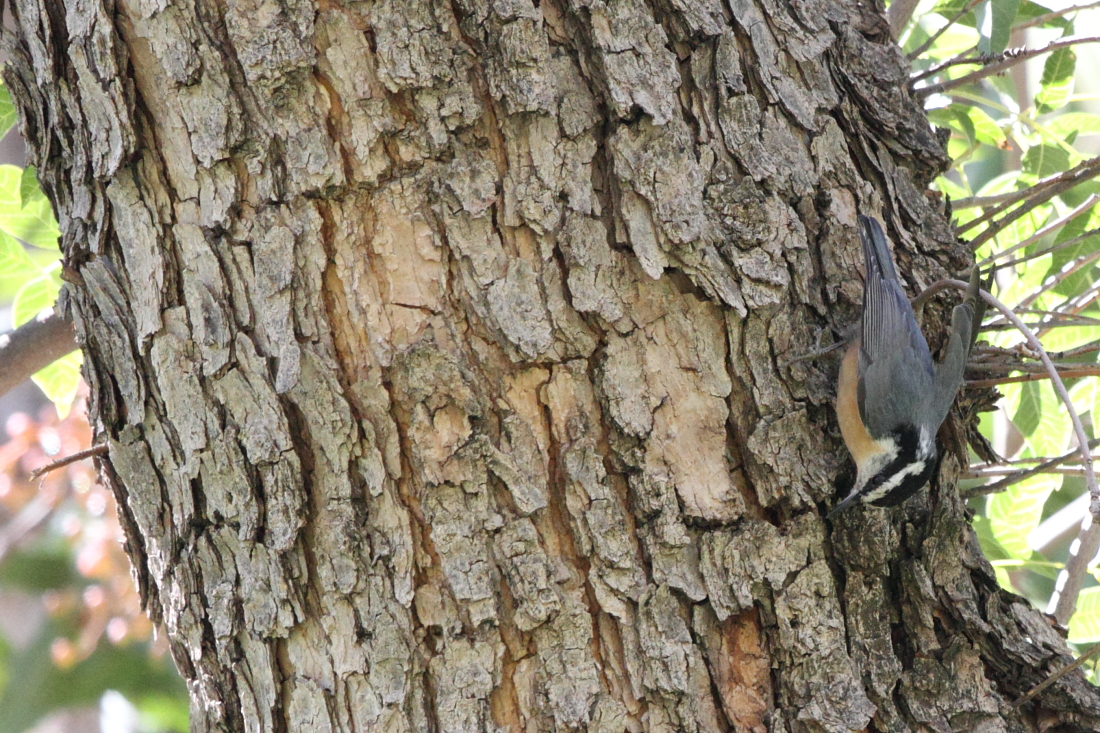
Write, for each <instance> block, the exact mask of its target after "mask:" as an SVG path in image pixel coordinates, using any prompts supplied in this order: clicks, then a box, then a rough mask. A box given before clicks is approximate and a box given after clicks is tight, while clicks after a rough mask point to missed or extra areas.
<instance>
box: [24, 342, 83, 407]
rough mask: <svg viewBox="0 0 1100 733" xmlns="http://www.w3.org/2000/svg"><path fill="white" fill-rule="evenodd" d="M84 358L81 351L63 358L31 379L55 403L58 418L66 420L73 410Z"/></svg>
mask: <svg viewBox="0 0 1100 733" xmlns="http://www.w3.org/2000/svg"><path fill="white" fill-rule="evenodd" d="M82 363H84V357H83V355H82V354H81V353H80V352H79V351H74V352H73V353H71V354H68V355H67V356H63V357H61V358H60V359H58V360H57V361H55V362H54V363H53V364H50V365H49V366H48V367H46V368H45V369H42V370H41V371H39V372H37V373H36V374H34V376H32V377H31V379H33V380H34V383H35V384H37V385H38V388H39V389H41V390H42V393H43V394H45V395H46V397H47V398H48V399H49V400H50V401H51V402H53V404H54V409H56V410H57V416H58V417H60V418H61V419H62V420H64V419H65V418H66V417H67V416H68V414H69V410H70V409H72V406H73V400H74V399H75V398H76V391H77V388H78V387H79V386H80V365H81V364H82Z"/></svg>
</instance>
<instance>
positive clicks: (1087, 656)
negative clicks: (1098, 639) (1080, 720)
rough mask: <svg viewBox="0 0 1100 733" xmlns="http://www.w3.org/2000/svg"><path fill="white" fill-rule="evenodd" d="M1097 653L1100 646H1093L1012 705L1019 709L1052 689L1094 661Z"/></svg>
mask: <svg viewBox="0 0 1100 733" xmlns="http://www.w3.org/2000/svg"><path fill="white" fill-rule="evenodd" d="M1097 653H1100V644H1093V645H1092V647H1090V648H1089V650H1088V651H1087V652H1085V653H1084V654H1082V655H1081V656H1079V657H1077V659H1075V660H1073V661H1072V662H1071V663H1069V664H1067V665H1066V666H1065V667H1062V668H1061V669H1060V670H1058V671H1057V672H1055V673H1054V674H1052V675H1051V676H1050V677H1047V678H1046V679H1045V680H1043V681H1042V682H1040V683H1039V684H1037V685H1035V687H1032V688H1031V689H1030V690H1029V691H1028V693H1027V694H1026V695H1024V696H1023V697H1021V698H1020V699H1019V700H1017V701H1016V702H1014V703H1012V707H1014V708H1018V707H1020V706H1021V705H1023V704H1024V703H1026V702H1028V701H1029V700H1031V699H1032V698H1034V697H1035V696H1036V695H1038V694H1039V693H1040V692H1042V691H1043V690H1045V689H1046V688H1048V687H1050V686H1051V685H1053V684H1054V683H1055V682H1057V681H1058V680H1060V679H1061V678H1062V677H1064V676H1066V675H1067V674H1069V673H1070V672H1072V671H1073V670H1075V669H1077V668H1078V667H1080V666H1081V665H1082V664H1084V663H1085V662H1087V661H1088V660H1090V659H1092V658H1093V657H1094V656H1096V655H1097Z"/></svg>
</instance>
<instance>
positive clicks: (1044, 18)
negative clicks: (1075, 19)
mask: <svg viewBox="0 0 1100 733" xmlns="http://www.w3.org/2000/svg"><path fill="white" fill-rule="evenodd" d="M1097 5H1100V2H1094V3H1086V4H1084V5H1073V6H1070V7H1068V8H1062V9H1061V10H1052V11H1051V12H1049V13H1043V14H1042V15H1036V16H1035V17H1034V18H1031V19H1030V20H1025V21H1024V22H1023V23H1020V24H1019V25H1015V26H1012V30H1013V32H1015V31H1022V30H1025V29H1027V28H1034V27H1035V26H1037V25H1042V24H1043V23H1046V22H1048V21H1051V20H1055V19H1056V18H1061V17H1062V16H1064V15H1069V14H1070V13H1076V12H1077V11H1079V10H1088V9H1089V8H1095V7H1096V6H1097Z"/></svg>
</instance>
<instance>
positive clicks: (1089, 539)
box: [1047, 479, 1100, 626]
mask: <svg viewBox="0 0 1100 733" xmlns="http://www.w3.org/2000/svg"><path fill="white" fill-rule="evenodd" d="M1086 480H1087V479H1086ZM1093 516H1094V515H1093V513H1092V512H1091V511H1090V512H1088V513H1086V514H1085V517H1084V518H1083V519H1082V520H1081V530H1080V531H1079V532H1078V533H1077V538H1076V539H1075V540H1074V541H1073V542H1072V543H1071V544H1070V546H1069V559H1068V560H1066V567H1065V569H1064V570H1062V572H1060V573H1058V578H1057V579H1056V580H1055V581H1054V592H1053V593H1052V594H1051V595H1050V601H1049V603H1048V604H1047V613H1051V612H1053V613H1054V620H1055V621H1057V622H1058V623H1059V624H1061V625H1062V626H1065V625H1066V624H1068V623H1069V620H1070V618H1071V617H1072V616H1073V612H1074V611H1076V610H1077V597H1078V596H1079V595H1081V588H1082V587H1084V585H1085V576H1086V575H1087V574H1088V570H1089V563H1091V562H1092V559H1093V558H1094V557H1096V551H1097V550H1100V524H1098V523H1097V522H1095V521H1094V520H1093ZM1074 548H1076V551H1074Z"/></svg>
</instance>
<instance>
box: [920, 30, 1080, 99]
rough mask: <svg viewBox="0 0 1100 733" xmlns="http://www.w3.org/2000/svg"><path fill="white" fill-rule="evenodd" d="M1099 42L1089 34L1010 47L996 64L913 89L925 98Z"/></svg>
mask: <svg viewBox="0 0 1100 733" xmlns="http://www.w3.org/2000/svg"><path fill="white" fill-rule="evenodd" d="M1097 42H1100V37H1097V36H1089V37H1087V38H1078V37H1072V38H1063V39H1061V40H1058V41H1055V42H1054V43H1050V44H1048V45H1046V46H1043V47H1042V48H1036V49H1032V50H1031V51H1024V50H1021V49H1018V48H1014V49H1009V50H1008V51H1005V52H1004V54H1002V59H1001V60H1000V61H999V62H997V63H995V64H990V65H989V66H986V67H985V68H984V69H978V70H977V71H974V72H971V73H969V74H966V75H964V76H960V77H959V78H957V79H949V80H947V81H943V82H940V83H939V84H932V85H931V86H927V87H921V88H920V89H915V90H914V91H913V94H914V95H915V96H916V97H917V98H919V99H924V98H925V97H928V96H931V95H933V94H940V93H943V92H947V91H950V90H952V89H956V88H958V87H962V86H966V85H967V84H972V83H974V82H976V81H981V80H982V79H984V78H986V77H987V76H993V75H994V74H1000V73H1002V72H1004V71H1008V70H1009V69H1010V68H1012V67H1013V66H1015V65H1016V64H1019V63H1021V62H1024V61H1027V60H1028V59H1033V58H1035V57H1036V56H1042V55H1043V54H1045V53H1052V52H1054V51H1059V50H1061V49H1063V48H1069V47H1071V46H1076V45H1078V44H1081V43H1097Z"/></svg>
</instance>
